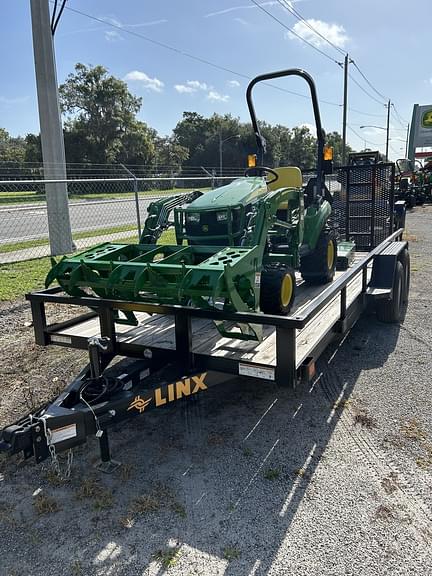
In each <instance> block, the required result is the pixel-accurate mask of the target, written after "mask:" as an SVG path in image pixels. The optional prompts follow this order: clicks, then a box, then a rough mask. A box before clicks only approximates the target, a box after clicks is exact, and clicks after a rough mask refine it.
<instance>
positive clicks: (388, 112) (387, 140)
mask: <svg viewBox="0 0 432 576" xmlns="http://www.w3.org/2000/svg"><path fill="white" fill-rule="evenodd" d="M390 106H391V102H390V100H389V101H388V102H387V127H386V134H387V136H386V162H388V149H389V140H390Z"/></svg>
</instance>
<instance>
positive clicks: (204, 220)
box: [46, 69, 337, 340]
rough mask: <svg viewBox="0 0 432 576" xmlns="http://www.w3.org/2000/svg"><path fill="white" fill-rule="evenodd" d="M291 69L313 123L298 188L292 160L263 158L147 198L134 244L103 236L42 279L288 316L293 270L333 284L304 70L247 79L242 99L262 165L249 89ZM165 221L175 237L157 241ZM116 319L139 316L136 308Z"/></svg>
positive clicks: (76, 292)
mask: <svg viewBox="0 0 432 576" xmlns="http://www.w3.org/2000/svg"><path fill="white" fill-rule="evenodd" d="M294 75H295V76H300V77H301V78H303V79H304V80H305V81H306V82H307V83H308V85H309V88H310V93H311V99H312V105H313V111H314V117H315V123H316V131H317V172H316V178H313V179H311V180H310V181H309V182H308V184H307V186H306V188H305V189H304V188H303V181H302V175H301V172H300V170H299V168H297V167H282V168H275V169H271V168H267V167H264V166H262V165H261V166H253V167H250V168H248V169H247V170H246V172H245V175H244V177H242V178H238V179H236V180H234V181H233V182H232V183H231V184H228V185H226V186H222V187H220V188H217V189H215V190H211V191H209V192H206V193H201V192H198V191H196V192H190V193H188V194H182V195H177V196H172V197H164V198H161V199H160V200H157V201H156V202H153V203H152V204H151V205H150V206H149V209H148V217H147V220H146V223H145V226H144V230H143V233H142V235H141V238H140V242H139V244H136V245H126V244H112V243H105V244H101V245H99V246H96V247H94V248H91V249H90V250H87V251H85V252H82V253H81V254H77V255H74V256H71V257H66V258H63V259H62V260H61V261H60V262H59V263H56V262H55V261H53V267H52V269H51V271H50V272H49V274H48V276H47V279H46V286H47V287H48V286H49V285H50V284H51V283H52V282H53V281H54V280H57V282H58V283H59V284H60V286H61V287H62V288H63V289H64V290H65V291H66V292H67V293H68V294H71V295H73V296H77V297H79V296H84V295H85V296H88V295H93V296H96V297H102V298H111V299H122V300H132V301H140V302H151V303H157V304H180V305H189V306H195V307H200V308H203V309H213V310H214V309H222V310H225V311H229V312H235V311H242V312H257V313H259V312H264V313H267V314H287V313H288V312H289V310H290V308H291V306H292V303H293V301H294V297H295V291H296V277H295V271H296V270H299V271H300V273H301V276H302V278H303V280H304V281H305V282H307V283H313V284H321V283H323V284H324V283H327V282H330V281H331V280H332V279H333V277H334V273H335V266H336V256H337V246H336V238H335V234H334V232H333V230H332V229H331V228H330V226H329V217H330V214H331V196H330V194H329V192H328V190H327V189H326V187H325V184H324V174H325V173H326V172H328V171H331V168H330V166H329V165H331V160H325V159H324V152H325V148H324V132H323V130H322V127H321V118H320V113H319V107H318V99H317V94H316V89H315V84H314V82H313V80H312V78H311V76H309V74H307V73H306V72H304V71H303V70H297V69H291V70H284V71H280V72H274V73H269V74H264V75H261V76H258V77H256V78H255V79H254V80H252V81H251V82H250V84H249V86H248V88H247V93H246V98H247V104H248V107H249V112H250V115H251V120H252V126H253V129H254V132H255V136H256V141H257V145H258V157H259V158H260V159H261V164H262V161H263V158H264V154H265V150H266V143H265V139H264V138H263V136H262V134H261V132H260V129H259V126H258V122H257V118H256V114H255V109H254V105H253V100H252V90H253V87H254V86H255V85H256V84H257V83H258V82H262V81H266V80H270V79H274V78H280V77H284V76H294ZM326 152H328V150H327V149H326ZM329 168H330V169H329ZM170 217H172V219H170ZM170 226H171V227H174V229H175V234H176V242H177V243H176V244H175V245H163V244H160V245H158V244H157V241H158V239H159V238H160V236H161V234H162V233H163V232H164V231H165V230H166V229H167V228H168V227H170ZM117 321H118V322H123V323H128V324H135V323H136V319H135V316H134V314H133V312H128V313H127V315H126V317H122V318H120V317H118V318H117ZM216 326H217V328H218V330H219V332H220V333H221V334H222V335H223V336H226V337H234V338H240V339H249V340H250V339H252V340H259V339H260V337H261V332H260V330H261V327H260V326H259V325H255V324H243V323H239V324H233V323H228V322H226V321H218V322H216Z"/></svg>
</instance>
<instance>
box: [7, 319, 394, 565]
mask: <svg viewBox="0 0 432 576" xmlns="http://www.w3.org/2000/svg"><path fill="white" fill-rule="evenodd" d="M398 335H399V327H397V326H393V325H383V324H379V323H378V322H377V321H376V320H375V318H374V317H371V316H367V317H364V318H362V319H361V320H360V321H359V322H358V323H357V325H356V326H355V327H354V328H353V330H352V331H351V332H350V333H349V334H348V336H347V337H346V338H345V339H344V341H343V342H341V343H339V345H334V346H332V347H330V348H329V349H328V350H327V351H326V352H325V353H324V355H323V356H322V358H321V360H320V362H319V364H318V372H317V374H318V376H317V378H316V379H315V381H314V382H313V383H311V384H308V385H303V386H301V387H299V388H297V389H296V390H295V391H291V390H286V389H282V388H277V387H275V386H274V385H273V384H271V383H268V382H260V381H257V382H256V383H255V384H254V383H251V381H242V380H240V379H236V380H232V381H230V382H228V383H226V384H225V385H222V386H220V387H216V388H214V389H210V390H209V391H208V393H206V394H203V395H201V396H200V397H199V399H197V400H196V401H194V402H189V403H187V404H184V405H183V406H182V407H181V408H177V409H172V410H170V411H168V410H167V411H165V412H163V411H162V412H159V413H149V414H148V416H146V417H142V418H137V419H135V420H133V421H130V422H129V423H127V424H126V425H125V426H124V427H122V426H119V427H118V428H117V429H116V430H113V433H112V434H111V444H112V451H113V457H114V458H117V459H119V460H121V461H122V463H123V464H124V467H123V469H122V470H120V471H117V472H116V473H115V474H114V475H112V476H102V477H101V476H100V475H99V473H97V472H96V471H93V470H92V468H91V463H92V461H94V460H95V459H96V457H97V447H96V443H95V442H90V443H89V445H87V447H85V448H84V449H81V450H79V451H78V454H77V456H76V458H75V463H74V469H73V472H72V481H71V483H69V484H66V485H61V486H55V485H53V484H52V482H49V481H48V480H47V478H48V477H47V475H46V473H45V472H43V471H42V470H41V469H40V468H36V467H35V466H34V465H33V464H31V465H25V466H24V467H22V466H18V467H17V466H13V468H14V469H13V470H12V469H11V470H9V471H7V472H6V474H5V476H6V480H9V482H7V484H8V490H7V491H6V492H9V494H10V495H15V497H16V496H17V495H20V494H21V496H20V498H21V499H22V501H21V502H20V503H19V504H17V508H16V510H15V513H14V514H15V517H16V518H17V519H19V520H18V524H17V526H16V528H14V527H11V528H8V531H9V538H8V540H9V541H10V539H11V536H10V531H11V530H12V531H15V533H14V538H13V539H14V546H13V549H12V550H9V549H8V550H4V551H2V552H1V553H2V557H3V560H4V561H5V562H6V566H7V567H12V566H14V567H15V569H17V573H19V574H26V573H27V572H26V571H25V569H26V567H28V566H30V565H31V567H32V572H31V573H32V574H34V575H38V574H39V573H40V574H43V573H45V574H47V573H46V572H44V566H46V562H47V561H48V559H49V561H50V563H51V564H50V565H51V566H52V568H53V572H52V574H63V573H64V574H66V573H68V574H69V573H77V574H85V575H86V576H90V575H92V574H98V575H102V574H103V575H105V574H106V575H109V576H120V575H122V576H126V575H130V574H139V575H144V574H152V575H155V574H157V575H158V576H159V575H162V574H165V572H166V569H167V568H168V567H169V566H172V568H170V573H171V570H172V573H174V574H176V573H181V574H203V575H204V574H205V575H210V576H213V575H217V574H224V575H226V576H228V575H231V576H249V575H254V574H268V573H269V572H270V571H271V567H272V565H273V563H274V562H278V561H281V555H282V554H283V552H282V547H283V545H284V542H285V541H286V539H287V538H289V535H290V531H291V530H295V527H293V526H292V523H293V521H295V515H296V512H297V510H298V508H299V506H302V507H308V508H310V517H311V521H312V522H313V514H314V498H315V492H316V491H315V482H316V481H317V479H318V478H319V474H320V469H317V467H318V465H319V464H321V466H324V467H325V466H326V448H327V445H328V443H329V441H330V440H331V436H332V433H333V430H334V428H335V426H336V424H337V423H338V420H339V419H340V416H341V414H342V411H343V410H345V409H347V408H348V406H350V402H351V400H350V398H351V397H352V393H353V390H354V388H355V385H356V381H357V378H358V376H359V374H360V372H362V371H364V370H373V369H376V368H380V367H382V366H383V364H384V363H385V362H386V359H387V357H388V355H389V354H391V353H392V351H393V350H394V348H395V345H396V342H397V339H398ZM376 385H377V386H379V385H380V382H379V381H377V382H376ZM354 396H355V393H354ZM350 413H351V410H350ZM352 425H353V426H355V425H356V422H355V420H354V418H353V422H352ZM343 458H344V455H343V454H341V455H340V459H341V465H343ZM332 461H333V464H332V465H334V459H333V460H332ZM89 479H90V482H94V483H95V486H96V488H95V490H94V492H91V491H90V494H88V493H85V492H83V486H85V482H89ZM39 485H40V486H42V488H43V490H44V491H45V492H46V493H48V494H49V495H50V497H52V498H53V499H55V500H56V501H57V502H58V503H59V508H60V510H59V511H57V512H54V513H51V514H46V515H39V516H37V515H36V514H35V512H34V511H33V510H32V505H31V499H30V500H29V499H28V498H27V496H25V497H24V496H23V495H24V494H25V495H27V494H28V492H29V491H30V492H31V491H32V490H33V488H37V487H38V486H39ZM101 495H102V496H101ZM26 498H27V500H26ZM26 502H27V503H26ZM0 514H1V510H0ZM330 521H333V522H334V521H337V519H330ZM60 528H61V530H59V529H60ZM1 532H2V530H1V529H0V533H1ZM29 534H35V535H36V536H35V537H37V539H36V540H35V544H33V552H32V554H33V558H32V561H31V564H28V560H27V558H26V556H25V555H23V557H22V558H19V559H17V558H16V550H17V549H26V546H28V542H29ZM54 535H55V539H54V540H53V537H54ZM30 538H32V537H31V536H30ZM8 540H6V542H7V541H8ZM323 540H325V536H323ZM3 542H5V540H3ZM54 543H55V546H53V544H54ZM177 548H178V549H179V552H178V554H176V551H177ZM14 550H15V552H14ZM13 554H15V559H13V556H12V555H13ZM303 562H304V559H303ZM149 566H150V567H151V570H150V568H149ZM62 567H65V571H64V572H63V571H62V569H61V568H62ZM67 567H69V570H70V572H68V571H67V570H66V568H67ZM74 567H75V568H74ZM301 567H302V568H304V563H303V564H302V565H301ZM72 568H73V569H74V570H75V569H76V572H72ZM299 568H300V564H299V566H297V567H296V565H292V564H291V566H290V570H291V571H292V573H293V574H294V573H300V572H296V571H297V570H298V569H299ZM39 570H40V572H39ZM79 570H81V571H79ZM177 570H178V572H177ZM11 573H12V572H11ZM279 573H280V572H279ZM290 573H291V572H290ZM50 574H51V573H50Z"/></svg>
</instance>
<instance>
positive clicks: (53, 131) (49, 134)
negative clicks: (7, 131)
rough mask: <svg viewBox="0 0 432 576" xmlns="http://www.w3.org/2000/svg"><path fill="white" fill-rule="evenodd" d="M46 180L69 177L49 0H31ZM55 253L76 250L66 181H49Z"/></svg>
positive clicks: (53, 248) (49, 212)
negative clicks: (67, 175) (50, 182)
mask: <svg viewBox="0 0 432 576" xmlns="http://www.w3.org/2000/svg"><path fill="white" fill-rule="evenodd" d="M30 7H31V20H32V32H33V52H34V62H35V72H36V86H37V96H38V108H39V123H40V133H41V144H42V157H43V162H44V178H45V180H66V159H65V151H64V140H63V129H62V123H61V116H60V105H59V97H58V87H57V74H56V66H55V57H54V44H53V36H52V31H51V24H50V13H49V4H48V0H30ZM45 191H46V202H47V214H48V230H49V240H50V246H51V255H52V256H55V255H57V254H67V253H70V252H72V251H73V242H72V232H71V224H70V217H69V202H68V192H67V185H66V183H65V182H62V183H60V182H57V183H53V184H45Z"/></svg>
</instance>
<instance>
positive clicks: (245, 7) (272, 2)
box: [204, 0, 279, 18]
mask: <svg viewBox="0 0 432 576" xmlns="http://www.w3.org/2000/svg"><path fill="white" fill-rule="evenodd" d="M275 4H279V2H278V1H277V0H268V1H267V2H261V4H260V5H261V6H274V5H275ZM256 8H258V6H256V5H255V4H254V5H252V6H251V5H248V4H242V5H241V6H231V8H225V9H224V10H218V11H217V12H210V13H209V14H205V15H204V18H212V17H213V16H221V15H222V14H228V13H229V12H236V11H237V10H253V9H256Z"/></svg>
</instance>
